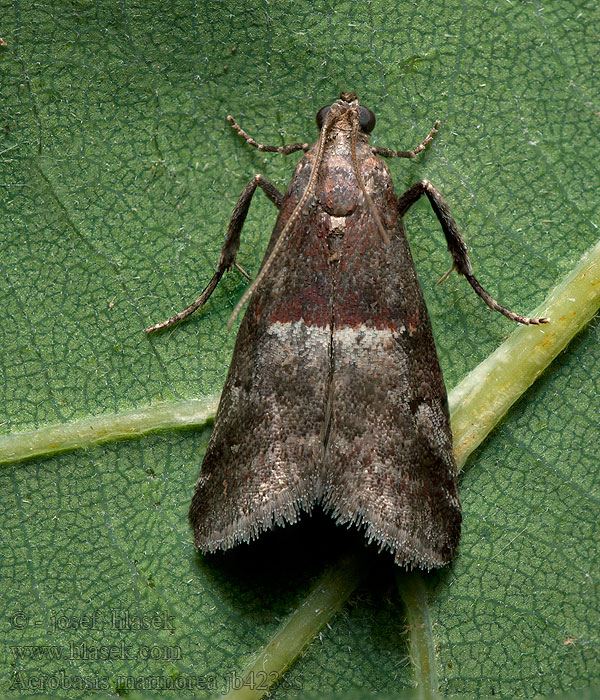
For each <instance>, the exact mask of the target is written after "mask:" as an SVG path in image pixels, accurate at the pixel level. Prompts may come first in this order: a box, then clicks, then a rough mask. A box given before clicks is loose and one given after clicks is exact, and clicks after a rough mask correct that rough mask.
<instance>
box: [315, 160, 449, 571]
mask: <svg viewBox="0 0 600 700" xmlns="http://www.w3.org/2000/svg"><path fill="white" fill-rule="evenodd" d="M386 173H387V168H385V167H383V168H381V167H380V166H377V170H376V171H375V173H374V174H372V175H371V179H370V182H371V183H372V186H373V183H375V188H374V190H373V197H374V198H375V197H377V194H378V193H381V196H380V199H379V201H376V204H377V207H378V209H379V210H380V211H382V212H383V221H384V225H385V226H386V228H387V229H388V231H389V233H390V237H391V244H390V246H389V247H388V246H385V244H383V243H382V241H381V237H380V235H379V234H378V231H377V229H376V226H375V223H374V221H373V219H372V216H371V214H370V212H369V211H368V210H367V209H366V208H365V207H361V208H359V210H357V211H356V212H355V213H354V214H353V215H352V216H351V217H348V221H347V223H346V233H345V236H344V245H343V250H342V253H341V256H340V262H339V266H338V271H337V274H336V282H335V292H334V303H333V342H332V367H331V370H332V375H331V383H330V386H329V398H328V406H327V409H326V423H327V430H328V438H327V442H326V447H325V459H324V462H323V476H322V479H323V484H324V496H323V503H324V505H325V507H326V508H328V509H330V510H331V511H332V513H333V515H334V516H335V517H336V518H337V520H338V521H339V522H342V523H354V524H356V525H358V526H359V527H363V528H365V530H366V533H365V534H366V536H367V538H368V539H369V540H375V541H376V542H377V543H379V544H380V545H381V547H382V548H386V549H389V550H391V551H392V552H393V554H394V556H395V560H396V562H397V563H398V564H400V565H406V566H419V567H424V568H432V567H436V566H441V565H443V564H446V563H448V562H449V561H450V559H451V558H452V554H453V552H454V549H455V548H456V545H457V543H458V539H459V535H460V522H461V515H460V502H459V498H458V487H457V480H456V466H455V462H454V457H453V453H452V435H451V431H450V421H449V415H448V407H447V398H446V389H445V387H444V383H443V379H442V374H441V371H440V367H439V363H438V359H437V354H436V350H435V345H434V341H433V336H432V332H431V325H430V322H429V317H428V314H427V309H426V307H425V302H424V299H423V294H422V292H421V288H420V286H419V283H418V280H417V276H416V273H415V269H414V265H413V261H412V257H411V254H410V250H409V247H408V243H407V241H406V237H405V235H404V229H403V226H402V222H401V220H399V219H398V220H397V221H396V220H395V208H394V207H393V206H392V205H393V200H392V198H393V190H392V188H391V181H390V182H389V183H388V182H387V181H386V180H385V178H386ZM387 177H388V178H389V174H388V175H387ZM378 178H379V180H383V181H380V182H377V180H378ZM365 180H367V176H365ZM377 185H378V186H377ZM382 197H383V200H382ZM386 199H387V201H386Z"/></svg>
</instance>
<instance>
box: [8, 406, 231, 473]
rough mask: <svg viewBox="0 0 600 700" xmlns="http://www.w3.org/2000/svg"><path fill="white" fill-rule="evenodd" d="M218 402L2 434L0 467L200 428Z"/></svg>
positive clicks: (121, 414) (212, 413)
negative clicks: (152, 434) (151, 434)
mask: <svg viewBox="0 0 600 700" xmlns="http://www.w3.org/2000/svg"><path fill="white" fill-rule="evenodd" d="M218 402H219V399H218V397H216V398H215V397H209V398H207V399H201V400H200V399H190V400H188V401H177V402H175V403H157V404H154V405H152V406H148V407H146V408H141V409H137V410H132V411H124V412H123V413H109V414H107V415H101V416H94V417H92V418H84V419H83V420H80V421H76V422H73V423H61V424H59V425H49V426H47V427H45V428H40V429H39V430H32V431H31V432H27V433H15V434H14V435H6V436H5V437H2V438H0V464H2V463H7V462H18V461H20V460H22V459H31V458H32V457H39V456H41V455H50V454H53V453H55V452H64V451H65V450H73V449H76V448H80V447H90V446H91V445H97V444H98V443H101V442H107V441H109V440H119V439H122V438H131V437H137V436H138V435H143V434H144V433H149V432H151V431H155V430H169V429H172V428H184V427H189V426H200V425H203V424H204V423H206V422H207V421H208V420H209V419H211V418H213V417H214V415H215V411H216V410H217V404H218Z"/></svg>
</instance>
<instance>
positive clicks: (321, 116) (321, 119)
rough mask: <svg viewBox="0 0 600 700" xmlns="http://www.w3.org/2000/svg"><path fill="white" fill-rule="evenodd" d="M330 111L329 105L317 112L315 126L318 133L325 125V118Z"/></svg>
mask: <svg viewBox="0 0 600 700" xmlns="http://www.w3.org/2000/svg"><path fill="white" fill-rule="evenodd" d="M330 109H331V105H327V107H321V109H320V110H319V111H318V112H317V126H318V127H319V131H321V129H322V128H323V124H324V123H325V117H326V116H327V112H329V110H330Z"/></svg>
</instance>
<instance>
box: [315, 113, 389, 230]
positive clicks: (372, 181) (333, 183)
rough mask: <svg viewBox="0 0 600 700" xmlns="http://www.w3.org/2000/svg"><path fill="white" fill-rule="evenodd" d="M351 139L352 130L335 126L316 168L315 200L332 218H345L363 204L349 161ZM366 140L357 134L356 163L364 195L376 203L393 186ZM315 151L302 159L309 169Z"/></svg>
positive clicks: (384, 167)
mask: <svg viewBox="0 0 600 700" xmlns="http://www.w3.org/2000/svg"><path fill="white" fill-rule="evenodd" d="M351 138H352V133H351V131H349V130H346V129H344V128H342V126H341V125H339V128H338V125H336V127H335V128H334V129H333V130H332V133H331V134H330V135H329V137H328V138H327V140H326V143H325V152H324V155H323V160H322V162H321V166H320V168H319V176H318V181H317V182H318V185H317V188H316V190H317V193H318V194H317V195H316V199H317V202H318V204H319V205H320V207H322V209H323V210H324V211H325V212H327V213H328V214H330V215H331V216H333V217H341V216H348V215H349V214H351V213H352V212H354V211H356V209H357V208H359V207H360V206H361V204H362V203H363V193H362V190H361V188H360V185H359V183H358V180H357V177H356V172H355V169H354V163H353V159H352V148H351ZM368 139H369V136H368V134H362V133H360V132H359V133H358V136H357V139H356V146H355V150H356V162H357V164H358V167H359V168H360V173H361V175H362V179H363V181H364V183H365V187H366V188H367V192H368V193H369V195H370V196H371V198H372V199H373V200H377V199H380V195H381V192H382V191H383V192H385V191H386V190H387V189H388V187H389V188H390V189H393V185H392V180H391V176H390V174H389V171H388V169H387V166H386V165H385V163H384V162H383V161H382V160H380V159H379V158H377V156H375V154H374V153H373V151H372V148H371V147H370V146H369V143H368ZM316 151H317V144H315V145H314V146H313V147H312V148H311V149H310V150H309V151H308V153H307V155H306V156H305V161H306V166H307V169H308V170H312V168H313V166H314V163H315V156H316ZM382 185H383V189H382V187H381V186H382Z"/></svg>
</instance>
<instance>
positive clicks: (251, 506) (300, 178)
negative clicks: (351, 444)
mask: <svg viewBox="0 0 600 700" xmlns="http://www.w3.org/2000/svg"><path fill="white" fill-rule="evenodd" d="M311 167H312V154H311V153H310V152H309V153H308V154H307V155H306V156H305V158H304V159H303V160H302V161H301V162H300V163H299V165H298V167H297V169H296V174H295V177H294V178H293V179H292V183H291V185H290V189H289V191H288V193H287V194H286V198H285V199H284V203H283V205H282V207H281V211H280V215H279V218H278V221H277V224H276V226H275V229H274V231H273V235H272V237H271V242H270V244H269V247H268V250H267V253H266V256H265V259H266V257H268V255H269V252H270V250H271V249H272V247H273V245H274V242H275V240H276V239H277V238H278V236H279V233H280V232H281V230H282V227H283V225H284V224H285V221H286V220H287V219H288V218H289V216H290V214H291V212H292V211H293V210H294V207H295V206H296V203H297V202H298V200H299V198H300V196H301V195H302V192H303V191H304V188H305V187H306V183H307V181H308V177H309V175H310V170H311ZM312 209H313V207H311V203H310V201H309V202H308V203H307V206H306V207H305V211H304V212H303V213H302V215H301V217H300V218H299V219H298V220H297V221H296V224H295V226H294V228H293V230H292V231H291V232H290V234H289V236H288V237H287V243H286V244H285V245H284V248H283V249H282V250H281V251H280V253H279V254H278V256H277V259H276V262H275V264H274V265H273V266H272V268H271V269H270V271H269V274H268V275H267V277H266V278H265V280H264V281H263V283H261V285H260V286H259V287H258V288H257V290H256V292H255V294H254V295H253V297H252V299H251V301H250V304H249V307H248V310H247V312H246V314H245V316H244V319H243V321H242V324H241V327H240V331H239V334H238V337H237V341H236V344H235V350H234V353H233V359H232V362H231V367H230V369H229V374H228V376H227V380H226V383H225V387H224V389H223V394H222V396H221V402H220V405H219V409H218V411H217V416H216V419H215V426H214V429H213V432H212V435H211V438H210V442H209V445H208V448H207V452H206V456H205V458H204V462H203V464H202V470H201V473H200V477H199V480H198V483H197V486H196V492H195V494H194V497H193V500H192V504H191V507H190V521H191V523H192V524H193V526H194V540H195V544H196V546H197V547H200V548H202V549H203V550H204V551H209V552H210V551H214V550H215V549H219V548H222V549H227V548H229V547H231V546H233V545H235V544H237V543H239V542H242V541H248V540H250V539H253V538H254V537H256V536H257V535H258V534H259V533H260V532H262V531H263V530H266V529H268V528H270V527H272V526H273V525H274V524H276V523H277V524H283V523H285V522H294V521H295V520H296V519H297V518H298V514H299V511H300V510H301V509H304V510H310V508H311V507H312V505H313V504H314V503H315V501H316V500H317V499H318V497H319V487H318V474H319V464H320V461H321V459H322V442H323V430H324V414H325V401H326V395H327V390H326V384H327V379H328V373H329V350H330V338H331V330H330V314H331V293H332V288H331V278H330V274H329V272H328V251H327V243H326V241H324V240H323V238H322V237H320V236H319V235H318V232H317V231H316V228H317V227H315V226H312V225H311V222H310V220H309V219H310V215H311V211H312Z"/></svg>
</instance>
